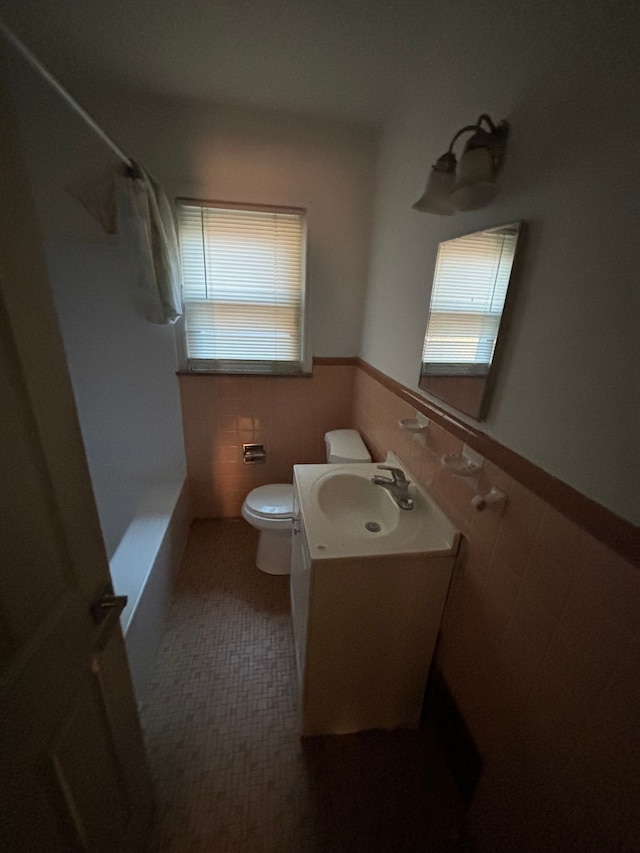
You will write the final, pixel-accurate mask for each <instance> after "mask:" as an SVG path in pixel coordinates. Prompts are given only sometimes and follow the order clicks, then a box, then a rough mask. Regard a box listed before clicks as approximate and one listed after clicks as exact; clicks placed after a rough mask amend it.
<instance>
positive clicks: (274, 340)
mask: <svg viewBox="0 0 640 853" xmlns="http://www.w3.org/2000/svg"><path fill="white" fill-rule="evenodd" d="M178 209H179V224H180V247H181V256H182V279H183V298H184V305H185V327H186V344H187V356H188V359H189V366H190V367H191V368H192V369H196V370H198V369H204V370H213V371H224V372H243V371H247V372H252V373H255V372H265V373H277V372H285V373H286V372H294V371H297V370H300V369H301V367H302V325H303V324H302V311H303V296H304V255H305V217H304V212H302V211H299V212H297V211H296V212H291V211H287V212H281V211H279V210H254V209H251V210H246V209H245V210H240V209H236V208H234V207H229V208H226V207H208V206H204V205H202V206H201V205H198V204H188V203H181V204H180V205H179V208H178Z"/></svg>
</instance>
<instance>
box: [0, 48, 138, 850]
mask: <svg viewBox="0 0 640 853" xmlns="http://www.w3.org/2000/svg"><path fill="white" fill-rule="evenodd" d="M1 48H2V45H1V44H0V115H1V116H2V133H1V134H0V850H3V851H4V850H7V851H12V853H14V851H15V853H22V851H25V853H27V851H28V853H39V851H43V853H45V851H46V853H58V851H65V853H66V852H67V851H76V850H81V851H92V853H102V851H104V852H105V853H107V851H109V853H116V851H117V853H128V851H136V850H141V849H143V848H144V838H145V834H146V831H147V829H148V826H149V822H150V819H151V812H152V794H151V786H150V781H149V776H148V771H147V766H146V760H145V755H144V748H143V743H142V737H141V732H140V727H139V723H138V716H137V711H136V706H135V701H134V697H133V690H132V687H131V681H130V677H129V672H128V667H127V661H126V655H125V651H124V644H123V640H122V635H121V632H120V626H119V620H118V608H117V607H109V606H107V607H102V608H101V607H100V606H99V605H100V603H101V601H103V599H102V596H103V594H105V593H108V592H109V588H108V587H109V569H108V563H107V559H106V554H105V551H104V546H103V543H102V537H101V533H100V527H99V523H98V518H97V512H96V508H95V502H94V498H93V493H92V489H91V483H90V479H89V473H88V468H87V464H86V458H85V455H84V449H83V445H82V439H81V435H80V430H79V426H78V422H77V417H76V411H75V405H74V401H73V396H72V392H71V385H70V381H69V377H68V373H67V368H66V362H65V358H64V351H63V348H62V343H61V340H60V336H59V332H58V327H57V321H56V317H55V312H54V308H53V304H52V299H51V294H50V290H49V286H48V282H47V279H46V269H45V265H44V260H43V254H42V250H41V244H40V240H39V235H38V228H37V223H36V221H35V216H34V212H33V206H32V202H31V198H30V195H29V186H28V180H27V177H26V174H25V172H24V165H23V163H22V160H21V153H20V143H19V138H18V135H17V130H16V122H15V118H14V116H13V113H12V105H11V103H10V99H9V94H8V88H7V85H6V73H5V66H4V63H3V57H2V55H1ZM104 603H105V604H107V605H109V604H112V603H114V604H117V601H116V602H112V601H111V600H109V599H106V600H104ZM92 606H93V607H92Z"/></svg>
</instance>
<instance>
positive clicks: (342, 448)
mask: <svg viewBox="0 0 640 853" xmlns="http://www.w3.org/2000/svg"><path fill="white" fill-rule="evenodd" d="M324 440H325V443H326V445H327V459H328V461H329V462H371V456H370V455H369V451H368V450H367V448H366V447H365V443H364V441H363V440H362V436H361V435H360V433H359V432H358V430H357V429H334V430H331V432H327V433H325V437H324Z"/></svg>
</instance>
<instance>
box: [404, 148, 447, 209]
mask: <svg viewBox="0 0 640 853" xmlns="http://www.w3.org/2000/svg"><path fill="white" fill-rule="evenodd" d="M455 169H456V158H455V156H454V155H453V154H449V153H447V154H444V155H443V156H442V157H440V159H439V160H438V162H437V163H436V165H435V166H434V167H433V168H432V169H431V174H430V175H429V180H428V181H427V186H426V187H425V190H424V192H423V193H422V195H421V196H420V198H419V199H418V201H417V202H416V203H415V204H414V205H412V207H413V209H414V210H419V211H420V212H421V213H438V214H440V216H452V215H453V214H454V213H455V212H456V210H455V207H454V206H453V205H452V204H451V191H452V190H453V188H454V185H455V180H456V174H455Z"/></svg>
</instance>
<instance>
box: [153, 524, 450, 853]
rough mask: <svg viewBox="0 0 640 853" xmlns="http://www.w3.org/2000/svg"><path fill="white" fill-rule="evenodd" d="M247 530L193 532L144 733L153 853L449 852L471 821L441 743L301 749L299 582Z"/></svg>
mask: <svg viewBox="0 0 640 853" xmlns="http://www.w3.org/2000/svg"><path fill="white" fill-rule="evenodd" d="M256 545H257V534H256V531H254V530H253V529H252V528H251V527H249V525H247V524H246V523H245V522H244V521H242V520H207V521H197V522H195V523H194V524H193V526H192V529H191V533H190V536H189V541H188V544H187V548H186V552H185V556H184V559H183V563H182V567H181V570H180V575H179V578H178V582H177V585H176V589H175V592H174V595H173V600H172V604H171V609H170V613H169V619H168V623H167V628H166V634H165V637H164V640H163V643H162V645H161V648H160V650H159V652H158V655H157V658H156V661H155V666H154V672H153V676H152V679H151V686H150V688H149V690H148V693H147V695H146V697H145V702H144V707H143V709H142V722H143V729H144V734H145V740H146V743H147V752H148V755H149V763H150V767H151V772H152V776H153V778H154V782H155V786H156V797H157V821H156V826H155V829H154V833H153V837H152V839H151V843H150V850H151V851H152V853H316V851H317V853H364V852H365V851H366V852H367V853H368V851H371V853H377V851H391V850H393V851H400V853H401V852H402V851H406V853H422V851H434V853H436V851H441V850H449V849H456V846H455V844H453V846H452V841H451V839H453V838H454V837H455V836H456V833H457V826H458V825H459V824H461V823H462V807H461V805H460V803H459V800H458V798H457V796H456V794H455V792H454V790H453V788H452V784H451V780H450V777H449V775H448V772H447V768H446V766H445V764H444V761H443V758H442V755H441V752H440V749H439V746H438V743H437V741H436V740H435V738H434V735H433V733H432V732H431V731H430V730H429V729H427V730H424V731H420V732H412V731H401V732H366V733H361V734H357V735H346V736H336V737H322V738H309V739H304V740H303V739H301V738H300V736H299V734H298V708H297V699H296V674H295V662H294V650H293V638H292V633H291V625H290V614H289V592H288V578H287V577H277V576H270V575H265V574H262V573H261V572H259V571H258V570H257V569H256V567H255V565H254V556H255V550H256Z"/></svg>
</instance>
